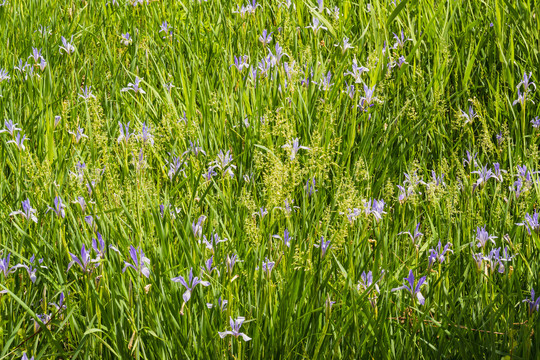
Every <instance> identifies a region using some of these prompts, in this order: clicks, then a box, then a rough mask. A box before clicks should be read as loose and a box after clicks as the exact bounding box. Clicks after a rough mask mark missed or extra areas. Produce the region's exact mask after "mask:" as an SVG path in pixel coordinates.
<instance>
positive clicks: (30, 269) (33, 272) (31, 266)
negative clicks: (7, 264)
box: [16, 255, 47, 283]
mask: <svg viewBox="0 0 540 360" xmlns="http://www.w3.org/2000/svg"><path fill="white" fill-rule="evenodd" d="M35 259H36V256H35V255H32V257H31V258H30V260H29V262H30V264H29V265H24V264H18V265H16V266H17V267H18V268H23V269H26V271H27V272H28V277H29V278H30V280H31V281H32V283H35V282H36V279H37V275H36V273H37V270H38V269H37V267H34V261H35ZM38 263H39V264H40V267H41V268H44V269H46V268H47V267H46V266H42V265H41V264H42V263H43V259H39V260H38Z"/></svg>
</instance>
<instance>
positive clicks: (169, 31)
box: [158, 21, 173, 39]
mask: <svg viewBox="0 0 540 360" xmlns="http://www.w3.org/2000/svg"><path fill="white" fill-rule="evenodd" d="M160 32H164V33H165V36H163V39H166V38H167V37H171V38H172V36H173V32H172V26H171V27H169V23H167V22H166V21H164V22H162V23H161V25H160V26H159V32H158V33H160Z"/></svg>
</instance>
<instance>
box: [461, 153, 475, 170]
mask: <svg viewBox="0 0 540 360" xmlns="http://www.w3.org/2000/svg"><path fill="white" fill-rule="evenodd" d="M466 156H467V157H466V158H465V159H463V166H466V165H469V166H470V165H473V166H474V167H477V166H478V165H477V164H476V156H478V153H474V154H471V153H470V152H469V150H466Z"/></svg>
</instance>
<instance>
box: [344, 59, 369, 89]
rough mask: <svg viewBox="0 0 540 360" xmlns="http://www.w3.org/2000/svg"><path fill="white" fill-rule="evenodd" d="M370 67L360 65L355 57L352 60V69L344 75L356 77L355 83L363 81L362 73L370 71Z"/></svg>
mask: <svg viewBox="0 0 540 360" xmlns="http://www.w3.org/2000/svg"><path fill="white" fill-rule="evenodd" d="M368 71H369V69H368V68H367V67H365V66H358V63H357V62H356V59H353V61H352V71H347V72H346V73H344V74H343V75H344V76H347V75H351V76H352V77H353V78H354V82H355V83H358V84H360V83H362V82H363V81H362V74H363V73H365V72H368Z"/></svg>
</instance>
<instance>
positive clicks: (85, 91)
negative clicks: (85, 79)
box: [79, 85, 96, 100]
mask: <svg viewBox="0 0 540 360" xmlns="http://www.w3.org/2000/svg"><path fill="white" fill-rule="evenodd" d="M81 91H82V94H79V97H81V98H83V99H84V100H88V99H90V98H94V99H95V98H96V97H95V96H94V94H92V87H91V86H86V85H85V86H84V87H81Z"/></svg>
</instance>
